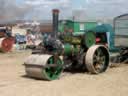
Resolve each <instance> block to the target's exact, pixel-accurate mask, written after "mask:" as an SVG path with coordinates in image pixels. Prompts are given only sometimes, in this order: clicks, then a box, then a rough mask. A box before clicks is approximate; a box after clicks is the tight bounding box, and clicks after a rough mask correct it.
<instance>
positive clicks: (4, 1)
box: [0, 0, 31, 22]
mask: <svg viewBox="0 0 128 96" xmlns="http://www.w3.org/2000/svg"><path fill="white" fill-rule="evenodd" d="M15 2H16V1H15V0H0V22H7V21H13V20H16V19H18V18H23V17H24V15H25V14H26V13H27V12H28V11H29V10H30V9H31V7H30V6H24V7H21V6H17V5H16V3H15Z"/></svg>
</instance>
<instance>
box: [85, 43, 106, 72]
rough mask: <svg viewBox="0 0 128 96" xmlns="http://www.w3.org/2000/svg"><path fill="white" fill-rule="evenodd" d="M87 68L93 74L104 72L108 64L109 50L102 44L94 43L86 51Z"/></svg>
mask: <svg viewBox="0 0 128 96" xmlns="http://www.w3.org/2000/svg"><path fill="white" fill-rule="evenodd" d="M85 64H86V67H87V70H88V71H89V72H91V73H93V74H98V73H102V72H105V71H106V70H107V68H108V66H109V52H108V50H107V49H106V48H105V47H104V46H103V45H94V46H92V47H90V48H89V49H88V51H87V53H86V57H85Z"/></svg>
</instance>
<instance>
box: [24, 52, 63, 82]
mask: <svg viewBox="0 0 128 96" xmlns="http://www.w3.org/2000/svg"><path fill="white" fill-rule="evenodd" d="M55 62H56V64H54V63H55ZM24 64H25V69H26V74H27V76H29V77H33V78H37V79H45V80H55V79H57V78H58V77H59V76H60V74H61V72H62V71H63V68H62V64H63V61H62V60H61V59H60V57H58V58H57V59H56V61H55V58H54V56H52V55H39V54H37V55H31V56H29V57H28V58H27V59H26V61H25V62H24ZM50 65H55V66H50Z"/></svg>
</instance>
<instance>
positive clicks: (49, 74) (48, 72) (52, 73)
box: [43, 56, 63, 80]
mask: <svg viewBox="0 0 128 96" xmlns="http://www.w3.org/2000/svg"><path fill="white" fill-rule="evenodd" d="M47 64H54V56H51V57H50V58H49V59H48V61H47ZM56 64H57V65H58V66H56V67H48V68H45V76H46V78H47V79H48V80H55V79H57V78H58V77H59V76H60V74H61V72H62V70H63V68H62V64H63V61H62V60H61V59H60V58H58V59H57V63H56ZM43 74H44V73H43Z"/></svg>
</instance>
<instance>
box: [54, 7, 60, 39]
mask: <svg viewBox="0 0 128 96" xmlns="http://www.w3.org/2000/svg"><path fill="white" fill-rule="evenodd" d="M52 12H53V36H54V38H57V32H58V19H59V10H58V9H53V10H52Z"/></svg>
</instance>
